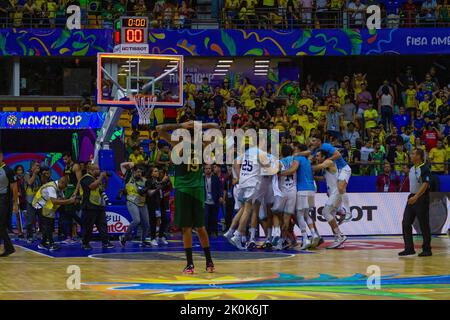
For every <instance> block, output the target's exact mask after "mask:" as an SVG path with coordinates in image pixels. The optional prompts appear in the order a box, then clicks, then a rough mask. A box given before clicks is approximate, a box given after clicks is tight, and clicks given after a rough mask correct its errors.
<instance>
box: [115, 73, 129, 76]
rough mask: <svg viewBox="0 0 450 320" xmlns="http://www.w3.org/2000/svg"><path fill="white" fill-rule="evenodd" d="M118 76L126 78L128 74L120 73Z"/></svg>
mask: <svg viewBox="0 0 450 320" xmlns="http://www.w3.org/2000/svg"><path fill="white" fill-rule="evenodd" d="M117 75H118V76H126V75H127V74H126V73H118V74H117Z"/></svg>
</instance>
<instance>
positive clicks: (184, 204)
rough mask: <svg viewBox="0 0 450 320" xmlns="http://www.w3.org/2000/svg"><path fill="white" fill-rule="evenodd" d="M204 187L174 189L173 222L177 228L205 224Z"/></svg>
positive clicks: (196, 226)
mask: <svg viewBox="0 0 450 320" xmlns="http://www.w3.org/2000/svg"><path fill="white" fill-rule="evenodd" d="M204 205H205V189H204V188H191V189H186V190H183V189H182V190H180V189H175V215H174V223H175V225H176V226H178V227H179V228H201V227H204V226H205V219H204V215H205V207H204Z"/></svg>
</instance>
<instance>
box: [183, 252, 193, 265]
mask: <svg viewBox="0 0 450 320" xmlns="http://www.w3.org/2000/svg"><path fill="white" fill-rule="evenodd" d="M184 252H185V253H186V260H187V264H188V265H194V259H192V248H184Z"/></svg>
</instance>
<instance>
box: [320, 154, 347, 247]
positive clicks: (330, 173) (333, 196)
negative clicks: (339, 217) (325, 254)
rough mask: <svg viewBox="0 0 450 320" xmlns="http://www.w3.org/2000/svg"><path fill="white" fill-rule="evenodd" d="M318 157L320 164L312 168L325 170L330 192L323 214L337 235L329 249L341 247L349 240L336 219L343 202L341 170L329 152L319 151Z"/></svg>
mask: <svg viewBox="0 0 450 320" xmlns="http://www.w3.org/2000/svg"><path fill="white" fill-rule="evenodd" d="M316 159H317V162H318V163H319V164H317V165H315V166H313V167H312V168H313V170H314V171H320V170H323V171H324V173H325V181H326V183H327V192H328V200H327V202H326V204H325V207H324V208H323V210H322V215H323V216H324V217H325V219H326V220H327V222H328V224H329V225H330V227H331V230H332V231H333V234H334V237H335V238H334V242H333V243H332V244H331V245H330V246H328V247H327V249H335V248H338V247H340V246H341V245H342V244H343V243H344V242H345V240H347V237H346V236H345V235H344V234H343V233H342V232H341V230H340V229H339V226H338V223H337V221H336V211H337V210H338V208H339V205H340V202H341V201H340V200H339V190H338V179H339V171H338V169H337V166H336V164H335V163H334V162H333V161H332V160H331V159H329V158H328V154H327V153H326V152H325V151H323V150H319V151H317V153H316Z"/></svg>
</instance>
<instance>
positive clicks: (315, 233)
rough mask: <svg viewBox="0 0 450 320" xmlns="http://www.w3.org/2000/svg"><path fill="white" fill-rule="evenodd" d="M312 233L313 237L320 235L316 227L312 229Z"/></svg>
mask: <svg viewBox="0 0 450 320" xmlns="http://www.w3.org/2000/svg"><path fill="white" fill-rule="evenodd" d="M311 235H312V236H313V238H316V237H318V236H319V234H318V233H317V232H316V230H314V228H312V229H311Z"/></svg>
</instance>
